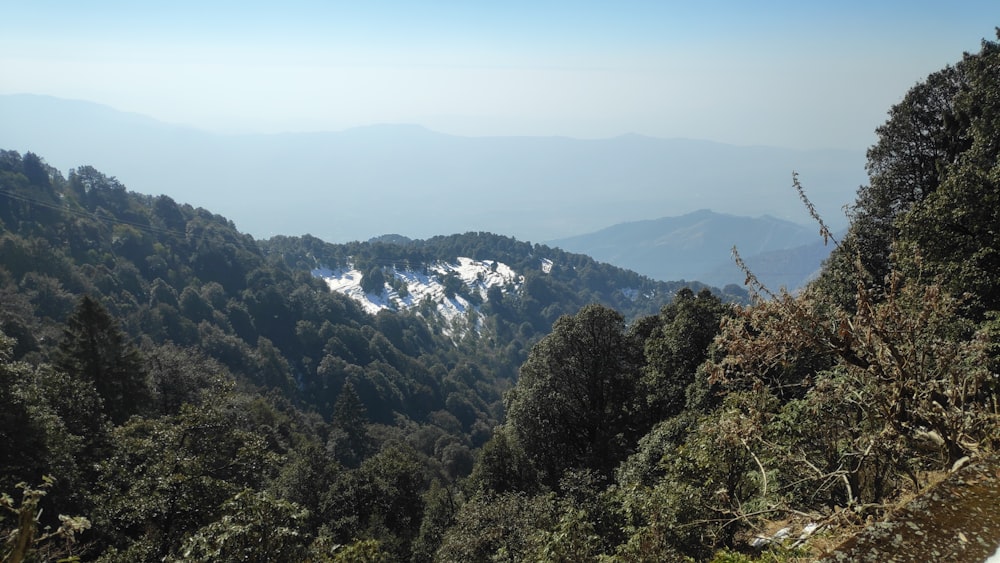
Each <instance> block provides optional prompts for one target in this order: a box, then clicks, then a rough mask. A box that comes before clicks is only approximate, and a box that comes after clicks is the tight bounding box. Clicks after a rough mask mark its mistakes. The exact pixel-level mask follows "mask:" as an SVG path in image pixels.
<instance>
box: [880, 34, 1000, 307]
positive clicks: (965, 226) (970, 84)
mask: <svg viewBox="0 0 1000 563" xmlns="http://www.w3.org/2000/svg"><path fill="white" fill-rule="evenodd" d="M998 36H1000V30H998ZM961 68H962V69H963V75H964V78H965V81H964V83H963V87H962V89H961V90H960V91H959V93H958V94H957V95H956V96H955V102H954V110H955V113H956V116H957V117H956V118H955V119H956V120H957V121H958V122H959V123H961V124H962V125H963V132H964V136H963V141H964V143H963V148H965V147H967V148H965V150H964V151H963V152H961V153H960V154H959V155H957V156H956V157H955V158H954V159H953V161H951V162H949V163H948V165H947V166H946V167H944V169H943V170H942V174H941V175H942V179H941V182H940V183H939V184H938V186H937V189H935V190H934V192H933V193H930V194H928V195H927V196H926V198H924V200H923V201H921V203H920V204H919V205H915V206H914V207H913V208H912V209H911V210H910V211H909V212H908V213H906V214H904V215H902V216H901V218H900V220H899V221H898V225H899V228H900V244H899V245H898V247H897V249H898V250H899V255H900V256H899V261H900V263H901V268H902V269H903V270H904V272H905V273H906V274H907V276H908V277H910V278H915V277H916V276H918V275H923V276H928V275H929V276H930V277H940V278H941V279H943V280H946V282H945V285H946V287H947V289H948V290H949V291H950V292H951V293H953V294H955V295H961V294H963V293H967V294H969V296H970V302H969V303H968V304H967V307H966V312H967V313H968V314H969V315H970V316H971V317H972V318H974V319H976V320H981V319H982V318H983V316H984V314H985V312H986V311H995V310H998V309H1000V233H998V232H997V228H996V226H997V225H998V224H1000V164H998V159H1000V138H998V135H997V130H998V129H997V128H998V127H1000V43H996V42H989V41H984V42H983V47H982V50H981V51H980V52H979V53H978V54H976V55H966V57H965V59H964V60H963V61H962V63H961Z"/></svg>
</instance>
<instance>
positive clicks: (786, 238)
mask: <svg viewBox="0 0 1000 563" xmlns="http://www.w3.org/2000/svg"><path fill="white" fill-rule="evenodd" d="M816 233H817V230H816V229H815V228H808V227H805V226H802V225H799V224H796V223H792V222H790V221H785V220H782V219H777V218H775V217H771V216H768V215H764V216H761V217H757V218H752V217H741V216H735V215H728V214H724V213H716V212H713V211H709V210H707V209H703V210H699V211H696V212H694V213H688V214H686V215H681V216H678V217H663V218H660V219H654V220H648V221H636V222H631V223H622V224H618V225H613V226H610V227H607V228H605V229H601V230H600V231H596V232H593V233H589V234H585V235H579V236H575V237H568V238H564V239H556V240H552V241H549V244H552V245H553V246H557V247H559V248H563V249H565V250H568V251H570V252H579V253H582V254H587V255H588V256H592V257H593V258H594V259H596V260H600V261H603V262H607V263H609V264H614V265H616V266H619V267H622V268H626V269H629V270H633V271H635V272H639V273H641V274H643V275H646V276H649V277H651V278H654V279H660V280H668V279H669V280H698V281H700V282H703V283H706V284H708V285H714V286H718V287H724V286H726V285H729V284H742V283H743V281H744V278H745V275H744V274H743V272H741V271H740V269H739V268H738V267H737V266H736V264H735V262H734V260H733V256H732V250H733V248H736V249H737V251H738V252H739V253H740V256H741V257H742V258H743V259H744V261H746V263H747V264H748V265H749V266H750V267H751V269H752V270H753V272H754V274H755V275H756V276H757V277H758V278H759V279H760V280H761V281H762V282H764V283H765V285H767V286H768V287H770V288H772V289H778V288H779V287H786V288H787V289H790V290H792V289H796V288H798V287H801V286H802V285H803V284H804V283H805V281H806V280H807V279H808V278H809V277H810V276H811V275H812V274H813V273H814V272H816V271H817V270H818V269H819V267H820V265H821V264H822V261H823V260H824V259H825V258H826V257H827V256H828V255H829V253H830V250H831V247H829V246H824V245H823V241H822V239H821V238H820V237H819V236H818V235H817V234H816Z"/></svg>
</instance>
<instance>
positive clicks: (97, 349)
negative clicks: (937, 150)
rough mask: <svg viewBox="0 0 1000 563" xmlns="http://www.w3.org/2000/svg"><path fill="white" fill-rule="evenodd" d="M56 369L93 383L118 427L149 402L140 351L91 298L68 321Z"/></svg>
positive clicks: (107, 411)
mask: <svg viewBox="0 0 1000 563" xmlns="http://www.w3.org/2000/svg"><path fill="white" fill-rule="evenodd" d="M56 366H57V367H59V368H60V369H62V370H64V371H65V372H67V373H69V374H70V375H73V376H75V377H79V378H81V379H83V380H85V381H89V382H91V383H93V385H94V387H95V388H96V389H97V392H98V394H99V395H100V396H101V399H103V401H104V412H105V414H107V416H108V418H109V419H111V421H112V422H114V423H115V424H121V423H123V422H125V420H127V419H128V417H129V416H131V415H133V414H136V413H138V412H141V411H142V410H143V409H144V408H145V406H146V405H147V403H148V402H149V387H148V385H147V382H146V373H145V370H144V368H143V364H142V360H141V358H140V356H139V353H138V351H137V350H136V349H135V347H133V346H132V345H131V344H130V343H129V342H128V341H127V340H126V337H125V334H124V333H123V332H122V331H121V329H120V328H119V327H118V326H117V323H116V322H115V320H114V319H113V318H112V317H111V315H109V314H108V312H107V311H106V310H105V309H104V307H102V306H101V305H100V303H98V302H97V301H96V300H94V299H93V298H92V297H90V296H84V297H83V298H82V299H81V300H80V304H79V305H78V306H77V308H76V311H74V312H73V314H72V315H71V316H70V318H69V319H68V320H67V322H66V328H65V329H64V331H63V340H62V342H61V343H60V344H59V350H58V352H57V357H56Z"/></svg>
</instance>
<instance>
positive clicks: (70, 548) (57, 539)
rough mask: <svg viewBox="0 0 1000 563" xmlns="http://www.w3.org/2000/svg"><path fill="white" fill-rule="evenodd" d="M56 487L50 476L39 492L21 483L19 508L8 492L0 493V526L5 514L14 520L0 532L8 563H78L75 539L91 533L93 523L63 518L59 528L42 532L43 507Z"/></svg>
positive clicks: (1, 549) (0, 553) (1, 548)
mask: <svg viewBox="0 0 1000 563" xmlns="http://www.w3.org/2000/svg"><path fill="white" fill-rule="evenodd" d="M53 483H55V479H53V478H52V477H49V476H47V475H46V476H44V477H43V478H42V484H41V485H39V486H38V487H37V488H32V487H30V486H29V485H27V484H26V483H23V482H22V483H18V484H17V485H16V487H17V488H18V489H21V491H22V498H21V502H20V504H18V503H17V502H16V501H15V500H14V499H13V498H12V497H11V496H10V495H8V494H7V493H6V492H4V493H0V523H2V522H4V513H6V514H8V515H12V516H13V517H14V518H13V519H14V522H12V523H11V524H12V525H8V526H4V527H2V528H0V542H2V543H0V556H2V558H3V561H5V562H6V563H21V562H22V561H23V562H25V563H29V562H33V561H51V560H54V559H56V558H58V559H59V561H79V557H77V556H75V555H73V552H74V547H75V544H76V541H77V538H76V535H77V534H80V533H83V532H84V531H86V530H88V529H90V520H88V519H87V518H85V517H83V516H65V515H62V514H60V515H59V522H60V524H59V527H58V528H56V529H55V530H52V529H51V528H49V527H48V526H46V527H45V528H44V529H41V530H40V529H39V522H38V519H39V517H40V516H41V512H42V509H41V507H40V504H41V501H42V499H43V498H44V497H45V495H46V494H48V491H49V489H51V488H52V485H53Z"/></svg>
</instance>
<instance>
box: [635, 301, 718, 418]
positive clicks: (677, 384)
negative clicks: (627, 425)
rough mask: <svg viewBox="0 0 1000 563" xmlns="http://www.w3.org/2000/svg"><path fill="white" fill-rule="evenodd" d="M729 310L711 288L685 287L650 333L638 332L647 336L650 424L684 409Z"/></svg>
mask: <svg viewBox="0 0 1000 563" xmlns="http://www.w3.org/2000/svg"><path fill="white" fill-rule="evenodd" d="M727 310H728V306H727V305H725V304H723V303H722V300H720V299H719V298H718V297H716V296H714V295H712V292H711V291H709V290H707V289H703V290H701V291H699V292H698V294H697V295H695V294H694V292H693V291H691V290H690V289H688V288H684V289H682V290H680V291H678V292H677V295H676V296H675V297H674V300H673V302H672V303H671V304H670V305H667V306H666V307H664V308H663V310H662V311H661V312H660V314H659V315H658V316H657V317H654V318H653V323H654V324H653V326H652V327H650V328H649V329H648V332H649V334H648V335H641V334H640V335H638V336H645V343H644V345H643V348H644V352H645V359H646V362H645V366H644V367H643V383H644V390H645V392H646V395H647V402H648V406H649V414H648V417H649V424H650V427H652V425H653V424H655V423H656V422H658V421H660V420H663V419H665V418H668V417H670V416H674V415H676V414H678V413H679V412H680V411H681V410H682V409H683V408H684V405H685V400H686V399H685V392H686V390H687V387H688V386H689V385H690V384H691V383H693V382H694V380H695V372H696V370H697V369H698V366H699V365H701V364H702V363H703V362H704V361H705V359H707V357H708V348H709V345H710V344H711V343H712V339H713V338H714V337H715V335H716V334H717V333H718V332H719V322H720V320H721V319H722V317H723V315H724V314H726V311H727ZM639 326H641V324H640V325H639Z"/></svg>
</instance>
